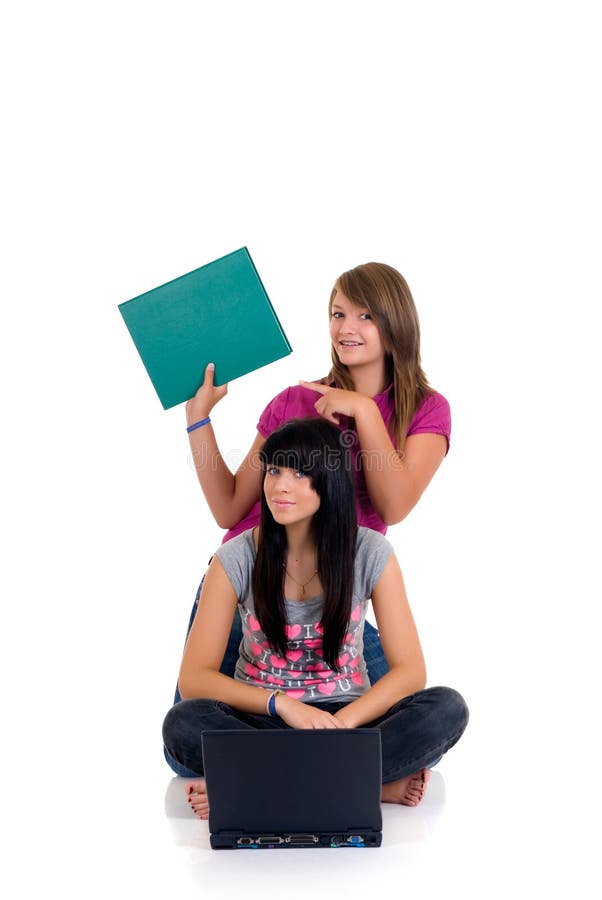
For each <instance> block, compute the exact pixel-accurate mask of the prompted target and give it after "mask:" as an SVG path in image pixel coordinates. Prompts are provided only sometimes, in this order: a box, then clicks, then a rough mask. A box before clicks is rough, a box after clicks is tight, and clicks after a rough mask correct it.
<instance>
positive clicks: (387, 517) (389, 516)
mask: <svg viewBox="0 0 602 900" xmlns="http://www.w3.org/2000/svg"><path fill="white" fill-rule="evenodd" d="M418 499H419V498H418V497H416V499H415V500H414V501H413V502H412V503H407V502H406V503H403V504H399V505H398V506H393V505H391V506H389V507H387V508H385V509H383V510H382V511H380V512H379V515H380V517H381V519H382V520H383V522H384V523H385V525H387V526H389V525H397V524H398V522H403V520H404V519H405V517H406V516H407V515H408V514H409V513H411V512H412V510H413V509H414V507H415V506H416V504H417V503H418Z"/></svg>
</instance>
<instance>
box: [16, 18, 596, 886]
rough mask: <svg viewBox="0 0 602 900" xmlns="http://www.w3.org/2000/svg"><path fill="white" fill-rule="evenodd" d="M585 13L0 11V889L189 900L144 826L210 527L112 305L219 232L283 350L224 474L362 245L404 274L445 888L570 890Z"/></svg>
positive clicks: (228, 414)
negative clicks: (248, 270)
mask: <svg viewBox="0 0 602 900" xmlns="http://www.w3.org/2000/svg"><path fill="white" fill-rule="evenodd" d="M596 7H597V4H596V3H587V2H579V0H573V2H570V3H568V2H553V0H551V2H546V3H544V2H541V3H538V2H530V0H523V2H520V3H518V2H508V0H506V2H504V3H495V2H494V3H488V2H424V3H410V2H398V3H394V2H384V0H371V2H370V3H367V2H363V3H358V2H355V0H347V2H339V0H333V2H329V0H322V2H314V0H305V2H304V3H303V4H291V3H287V2H282V0H281V2H270V0H248V2H235V0H221V2H220V3H207V2H182V0H171V2H169V3H167V2H165V3H160V2H152V0H146V2H130V0H121V2H119V3H117V2H111V0H108V2H104V3H102V4H101V3H86V2H78V3H75V2H73V3H70V2H61V0H58V2H54V3H39V2H29V3H28V2H23V3H21V4H18V5H17V4H12V5H10V6H8V5H7V7H6V8H5V11H4V12H3V14H2V25H1V28H0V31H1V35H2V36H1V37H0V67H1V69H2V72H1V74H2V86H3V104H2V124H3V131H4V138H3V139H2V157H3V162H2V200H1V204H0V205H1V207H2V250H3V252H2V257H3V264H2V265H3V277H2V311H3V312H2V322H3V327H2V354H1V363H0V364H1V366H2V389H3V400H2V423H3V425H4V428H3V439H2V449H3V465H2V474H3V484H2V510H3V519H4V537H3V542H2V546H3V551H4V552H3V557H4V562H3V566H2V571H3V582H4V585H3V589H2V601H3V610H4V613H3V622H4V626H3V629H2V691H3V705H2V712H3V720H4V726H3V734H4V737H3V741H2V751H3V756H4V761H3V764H2V770H1V775H2V780H3V782H4V787H3V793H2V800H3V808H4V813H5V818H6V820H7V821H8V822H9V823H10V834H11V837H10V842H11V844H12V846H11V847H10V849H9V852H8V853H7V857H8V860H9V861H11V862H13V863H14V873H15V874H16V879H15V881H14V882H13V887H12V889H11V896H24V897H25V896H27V897H31V896H33V895H35V893H36V891H39V892H40V893H41V892H42V891H46V890H48V889H50V888H52V891H53V892H55V891H56V892H57V894H58V893H62V895H63V896H79V895H81V894H85V895H87V896H97V895H98V896H105V895H106V894H107V893H108V892H109V891H110V892H111V893H113V894H114V895H115V896H130V895H132V894H135V895H136V896H154V894H155V891H156V894H157V896H159V895H161V894H164V893H166V892H167V890H168V889H169V890H170V892H171V893H172V894H173V895H174V896H177V895H179V896H184V893H182V892H181V891H182V885H183V884H184V881H183V880H182V879H183V875H182V873H181V872H180V871H179V867H180V866H181V864H182V861H181V859H179V858H174V859H173V860H171V861H170V863H169V868H165V867H164V868H161V866H160V865H159V864H158V863H157V859H160V858H161V854H162V853H164V852H165V844H166V843H169V840H170V838H169V834H167V833H162V832H161V831H160V829H159V832H158V833H157V834H155V833H154V831H152V828H151V832H152V834H148V835H147V833H146V832H145V831H144V825H145V822H146V823H148V822H149V821H152V819H153V817H154V818H155V819H157V820H161V818H162V816H163V813H162V811H161V803H162V795H163V793H164V790H165V786H166V784H167V782H168V781H169V777H170V773H169V770H168V769H167V768H166V767H165V766H164V765H163V763H162V760H161V745H160V727H161V722H162V718H163V715H164V713H165V712H166V710H167V708H168V706H169V704H170V701H171V692H172V689H173V685H174V681H175V676H176V672H177V668H178V664H179V657H180V652H181V648H182V642H183V638H184V632H185V626H186V622H187V617H188V612H189V609H190V605H191V602H192V599H193V596H194V592H195V590H196V586H197V583H198V581H199V578H200V576H201V575H202V573H203V571H204V567H205V564H206V561H207V559H208V557H209V555H210V554H211V552H212V550H213V549H214V548H215V546H216V544H217V543H218V542H219V540H220V539H221V532H220V531H219V529H217V527H216V526H215V524H214V523H213V522H212V520H211V518H210V515H209V514H208V512H207V510H206V507H205V504H204V501H203V498H202V494H201V492H200V489H199V487H198V486H197V483H196V478H195V475H194V472H193V470H192V468H191V465H190V460H189V457H188V442H187V438H186V434H185V430H184V424H185V422H184V410H183V408H181V407H180V408H176V409H174V410H170V411H168V412H164V411H163V410H162V409H161V406H160V404H159V401H158V400H157V398H156V396H155V394H154V391H153V389H152V386H151V385H150V382H149V380H148V378H147V375H146V372H145V371H144V369H143V367H142V364H141V362H140V360H139V358H138V356H137V354H136V352H135V350H134V348H133V345H132V343H131V340H130V338H129V335H128V334H127V331H126V329H125V327H124V325H123V322H122V320H121V317H120V315H119V313H118V311H117V304H118V303H120V302H122V301H123V300H127V299H129V298H130V297H132V296H135V295H137V294H139V293H142V292H143V291H145V290H148V289H150V288H152V287H154V286H156V285H158V284H161V283H163V282H165V281H168V280H170V279H171V278H174V277H176V276H178V275H180V274H183V273H184V272H187V271H190V270H191V269H194V268H196V267H197V266H200V265H202V264H204V263H205V262H208V261H210V260H212V259H214V258H216V257H218V256H222V255H223V254H225V253H228V252H230V251H231V250H235V249H237V248H238V247H240V246H243V245H246V246H247V247H248V248H249V250H250V252H251V254H252V256H253V258H254V260H255V263H256V265H257V267H258V269H259V272H260V274H261V276H262V278H263V281H264V283H265V286H266V288H267V290H268V293H269V294H270V297H271V299H272V301H273V303H274V305H275V307H276V309H277V312H278V314H279V316H280V319H281V321H282V324H283V326H284V328H285V330H286V332H287V334H288V336H289V338H290V340H291V343H292V345H293V348H294V353H293V354H292V355H291V356H290V357H288V358H287V359H285V360H283V361H280V362H277V363H275V364H273V365H271V366H269V367H267V368H264V369H263V370H261V371H259V372H257V373H255V374H253V375H251V376H249V377H247V378H245V379H241V380H238V381H236V382H233V383H232V384H231V386H230V390H229V394H228V397H227V398H226V400H224V401H223V403H222V404H221V405H220V406H219V407H218V408H216V410H215V413H214V416H213V418H214V422H215V427H216V432H217V433H218V436H219V439H220V443H221V446H222V449H223V451H224V453H225V454H226V455H227V457H228V458H229V459H230V460H231V461H232V463H233V464H235V463H236V460H237V459H239V458H240V456H241V455H242V454H243V453H244V452H246V450H247V449H248V447H249V445H250V444H251V441H252V440H253V437H254V433H255V425H256V422H257V418H258V415H259V412H260V411H261V409H263V407H264V406H265V404H266V403H267V402H268V400H269V399H270V398H271V397H272V396H273V395H274V394H275V393H276V392H277V391H279V390H281V389H282V388H283V387H285V386H286V385H287V384H292V383H295V382H296V381H297V380H298V379H300V378H315V377H319V376H321V375H323V374H325V373H326V371H327V368H328V365H329V343H328V334H327V316H326V305H327V299H328V295H329V292H330V289H331V286H332V283H333V281H334V279H335V278H336V276H337V275H338V274H339V273H340V272H341V271H344V270H346V269H348V268H351V267H353V266H355V265H357V264H358V263H361V262H366V261H369V260H378V261H382V262H387V263H390V264H391V265H394V266H395V267H397V268H398V269H400V270H401V271H402V272H403V273H404V275H405V276H406V278H407V280H408V282H409V284H410V286H411V288H412V291H413V294H414V297H415V300H416V303H417V306H418V310H419V313H420V318H421V324H422V332H423V364H424V368H425V370H426V372H427V375H428V377H429V379H430V381H431V383H432V384H433V385H434V386H435V387H436V388H437V389H438V390H440V391H441V392H442V393H444V394H445V395H446V396H447V397H448V399H449V400H450V403H451V406H452V413H453V434H452V449H451V452H450V454H449V456H448V458H447V459H446V460H445V462H444V464H443V466H442V468H441V470H440V471H439V473H438V474H437V475H436V477H435V480H434V482H433V483H432V485H431V486H430V488H429V489H428V491H427V493H426V494H425V496H424V498H423V499H422V500H421V503H420V505H419V507H418V508H417V509H416V510H415V511H414V512H413V513H412V514H411V515H410V517H409V518H408V519H407V520H406V521H405V522H404V523H402V524H400V525H398V526H396V527H395V528H393V529H391V530H390V532H389V537H390V538H391V540H392V541H393V543H394V545H395V547H396V549H397V552H398V555H399V558H400V561H401V564H402V567H403V570H404V573H405V576H406V581H407V584H408V589H409V592H410V597H411V600H412V604H413V608H414V612H415V615H416V618H417V620H418V624H419V628H420V631H421V634H422V638H423V644H424V647H425V651H426V655H427V662H428V664H429V681H430V683H431V684H436V683H447V684H450V685H453V686H455V687H457V688H458V689H460V690H461V691H462V693H463V694H464V695H465V697H466V699H467V701H468V703H469V706H470V708H471V714H472V719H471V723H470V725H469V729H468V730H467V732H466V735H465V737H464V738H463V741H462V742H461V743H460V744H459V745H458V747H457V748H456V750H455V751H454V752H453V755H452V754H450V757H449V768H448V770H447V771H448V772H449V773H450V775H453V772H454V771H456V772H457V773H461V779H459V780H461V783H462V785H463V790H462V791H458V792H456V793H455V794H454V798H453V803H454V805H455V808H456V812H455V814H454V816H455V818H454V822H456V823H457V824H456V829H457V830H458V833H461V831H462V828H465V830H466V842H465V848H466V857H465V859H463V860H462V863H461V866H462V877H461V878H460V879H459V880H458V881H457V882H454V883H453V884H452V883H450V885H449V890H448V892H447V893H448V896H475V897H476V896H484V895H486V894H489V896H494V895H496V893H495V891H496V890H497V889H499V891H500V896H503V895H504V894H505V893H507V891H506V890H505V887H504V886H507V885H510V884H513V885H514V887H513V888H512V889H513V892H514V893H516V894H517V896H530V895H532V894H533V893H539V895H540V896H545V895H547V894H549V893H550V892H551V891H552V889H553V888H554V886H555V887H557V888H560V887H562V886H566V889H567V890H568V889H569V887H570V888H571V890H574V891H575V894H574V895H575V896H581V897H585V896H590V895H593V890H594V888H593V883H594V880H595V877H596V876H595V873H594V871H593V858H592V849H591V848H592V846H593V844H591V843H590V842H591V841H592V840H593V833H592V831H591V830H590V828H589V827H588V825H587V819H588V818H589V813H592V814H594V815H595V817H596V819H597V816H598V815H599V808H598V806H597V805H596V803H595V797H596V793H595V782H596V780H597V750H598V744H597V743H595V742H594V736H595V729H594V726H595V720H596V718H598V719H599V713H598V709H599V700H598V697H597V694H595V693H594V688H595V687H597V686H598V685H599V681H600V676H599V671H598V669H597V662H596V660H597V652H596V651H597V645H598V643H599V641H598V637H597V633H596V629H595V625H594V623H595V621H596V613H597V608H598V605H599V600H600V585H599V576H598V557H599V545H600V532H599V522H598V515H597V514H598V508H599V500H600V497H599V463H598V452H599V446H600V442H599V438H600V428H599V412H598V394H599V388H600V372H599V368H598V361H599V351H598V343H599V341H598V335H599V327H598V326H597V325H594V322H597V321H598V315H597V314H598V309H597V307H598V306H599V304H600V296H601V277H600V247H601V243H600V238H601V230H600V215H601V214H600V209H601V204H602V192H601V189H600V188H601V178H600V159H601V158H602V146H601V144H602V142H601V140H600V90H599V85H600V82H601V76H602V72H601V69H602V66H601V64H600V43H601V34H600V29H599V27H598V26H597V24H596V22H595V15H594V14H595V11H596ZM454 766H455V767H456V769H455V770H454ZM443 771H444V772H445V769H444V770H443ZM456 777H458V778H459V776H456ZM464 789H465V791H466V794H464ZM476 797H478V798H479V800H480V803H479V805H478V807H475V805H474V800H475V798H476ZM469 800H470V801H471V802H469ZM464 804H465V809H466V811H465V814H464V816H463V817H462V815H460V817H458V812H457V810H458V808H462V807H463V805H464ZM448 807H449V803H448ZM477 809H478V812H475V810H477ZM475 817H478V818H475ZM475 833H478V834H479V835H480V843H478V845H477V846H474V851H473V846H472V845H473V842H474V836H475ZM485 848H487V852H485ZM517 853H518V854H519V855H520V868H521V870H522V871H523V872H525V873H527V874H526V875H525V876H524V878H523V876H521V879H520V881H519V883H518V887H517V886H516V884H515V879H516V878H517V870H518V868H517V867H518V857H517V855H516V854H517ZM428 859H429V857H428V856H427V857H426V861H428ZM432 862H433V865H434V866H444V865H450V860H449V859H445V857H444V856H442V857H441V858H440V859H438V860H437V859H433V860H432ZM455 863H456V866H457V867H458V869H459V867H460V862H459V861H458V860H457V859H456V860H455ZM119 868H121V874H120V876H119V877H117V876H116V875H115V873H116V871H117V870H118V869H119ZM454 871H455V872H456V875H458V871H457V870H454ZM308 878H309V874H308ZM399 878H400V882H399V886H403V873H401V872H400V875H399ZM180 882H181V883H180ZM186 884H188V882H186ZM442 884H445V882H444V881H442ZM454 884H455V887H454ZM521 884H522V886H523V890H524V893H521V887H520V886H521ZM463 885H464V887H463ZM355 886H356V887H358V888H359V889H360V891H362V892H365V891H368V890H371V888H373V887H374V885H371V884H370V882H369V881H368V880H366V881H365V882H362V881H361V878H360V880H359V881H356V882H355ZM527 886H529V887H528V889H527ZM349 888H350V885H347V889H349ZM243 889H244V886H241V885H239V886H238V891H239V892H240V891H241V890H243ZM295 889H296V888H295V886H294V885H293V886H291V885H289V894H290V893H291V891H293V892H294V890H295ZM310 889H311V887H310V886H309V885H308V883H305V884H304V891H303V893H304V895H305V893H306V892H307V890H310ZM299 890H300V888H299ZM178 892H180V893H179V894H178ZM590 892H592V893H591V894H590ZM198 895H199V894H198V892H196V893H195V896H198Z"/></svg>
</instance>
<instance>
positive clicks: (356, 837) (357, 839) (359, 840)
mask: <svg viewBox="0 0 602 900" xmlns="http://www.w3.org/2000/svg"><path fill="white" fill-rule="evenodd" d="M347 843H348V844H353V845H354V846H355V847H363V846H364V838H363V836H362V835H361V834H350V835H349V837H348V838H347Z"/></svg>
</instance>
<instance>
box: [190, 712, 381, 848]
mask: <svg viewBox="0 0 602 900" xmlns="http://www.w3.org/2000/svg"><path fill="white" fill-rule="evenodd" d="M202 745H203V758H204V763H205V776H206V780H207V793H208V797H209V829H210V831H211V845H212V846H213V847H217V846H231V847H245V846H247V847H251V846H253V847H254V846H281V847H284V846H286V847H292V846H378V845H380V842H381V835H380V832H381V828H382V816H381V808H380V794H381V747H380V732H379V731H378V729H371V728H359V729H320V730H303V729H267V730H261V731H260V730H255V729H248V730H246V729H245V730H235V731H207V732H204V733H203V735H202ZM270 838H273V840H272V841H270V840H269V839H270ZM303 838H307V840H303ZM350 839H351V840H350Z"/></svg>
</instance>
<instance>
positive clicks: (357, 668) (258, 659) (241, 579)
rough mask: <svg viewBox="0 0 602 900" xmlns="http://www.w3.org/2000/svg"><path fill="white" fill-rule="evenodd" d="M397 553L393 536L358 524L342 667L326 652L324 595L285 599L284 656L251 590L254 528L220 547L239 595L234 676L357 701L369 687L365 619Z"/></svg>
mask: <svg viewBox="0 0 602 900" xmlns="http://www.w3.org/2000/svg"><path fill="white" fill-rule="evenodd" d="M392 552H393V548H392V546H391V544H390V543H389V541H388V540H387V539H386V538H385V537H383V535H382V534H378V533H377V532H375V531H372V530H371V529H369V528H359V529H358V536H357V544H356V551H355V570H354V582H353V597H352V602H351V618H350V620H349V625H348V628H347V633H346V635H345V640H344V642H343V645H342V647H341V651H340V653H339V657H338V660H337V662H338V665H339V669H338V670H333V669H331V668H330V667H329V666H328V665H327V663H326V662H324V660H323V656H322V632H323V628H322V625H321V619H322V610H323V605H324V598H323V595H322V594H319V595H318V596H316V597H310V598H309V599H307V600H289V599H287V598H285V601H284V603H285V615H286V622H287V624H286V635H287V638H288V641H287V652H286V656H285V658H282V657H281V656H280V655H279V654H278V653H277V652H276V651H274V649H273V648H272V647H271V645H270V644H269V643H268V642H267V639H266V637H265V634H264V633H263V631H262V630H261V628H260V626H259V622H258V621H257V619H256V618H255V606H254V602H253V594H252V591H251V584H252V573H253V566H254V564H255V545H254V543H253V531H252V529H251V530H249V531H244V532H243V533H242V534H239V535H238V536H237V537H234V538H232V539H231V540H229V541H226V543H225V544H222V545H221V547H220V548H219V550H218V551H217V556H218V557H219V560H220V562H221V563H222V565H223V567H224V569H225V572H226V575H227V576H228V578H229V580H230V582H231V584H232V587H233V588H234V591H235V593H236V596H237V597H238V608H239V610H240V617H241V621H242V629H243V638H242V641H241V643H240V647H239V658H238V663H237V665H236V671H235V673H234V677H235V678H236V679H238V680H239V681H244V682H246V683H247V684H252V685H255V686H257V687H262V688H265V689H269V690H273V689H274V688H275V687H278V688H280V689H281V690H283V691H286V692H287V693H288V694H290V695H291V696H292V697H295V698H296V699H298V700H303V701H306V702H308V703H326V702H328V701H338V702H340V701H342V700H344V701H345V702H348V701H351V700H354V699H355V698H357V697H360V696H361V695H362V694H363V693H365V692H366V691H367V690H368V688H369V687H370V682H369V680H368V675H367V673H366V665H365V663H364V656H363V646H364V644H363V633H364V621H365V618H366V610H367V607H368V601H369V599H370V597H371V595H372V590H373V589H374V585H375V584H376V583H377V581H378V579H379V578H380V576H381V574H382V572H383V569H384V567H385V565H386V563H387V561H388V559H389V557H390V555H391V553H392Z"/></svg>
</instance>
